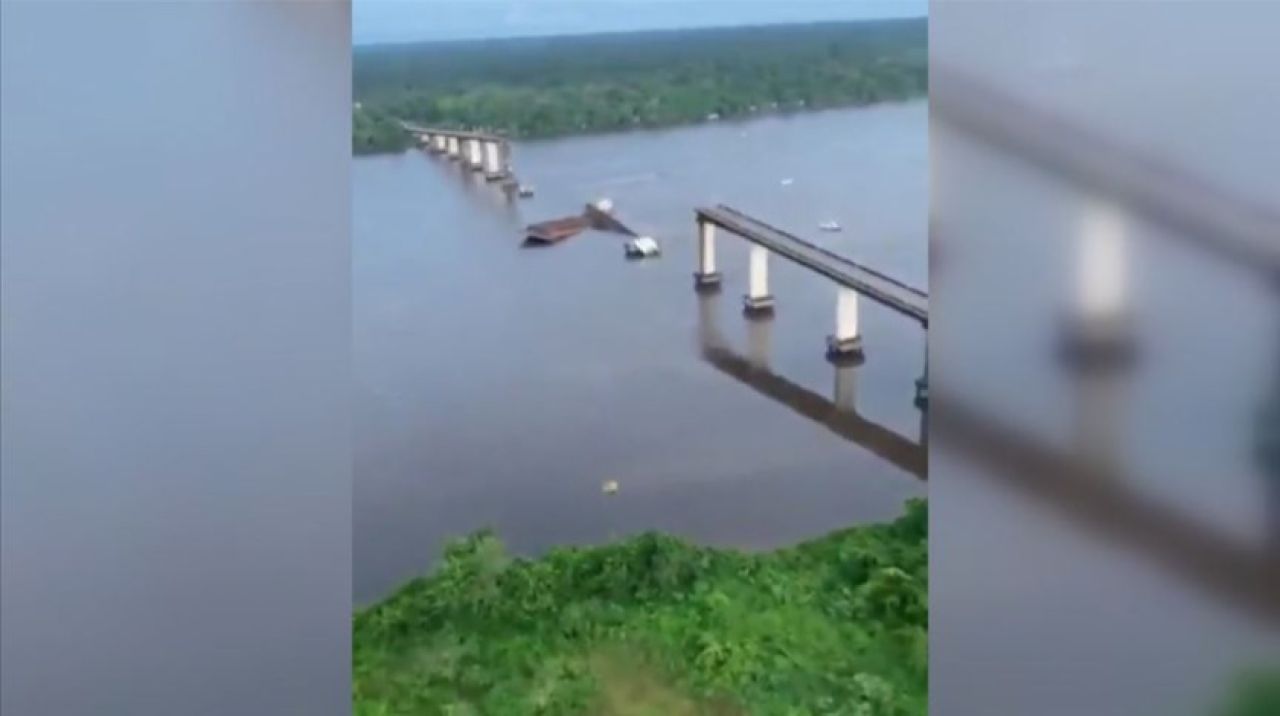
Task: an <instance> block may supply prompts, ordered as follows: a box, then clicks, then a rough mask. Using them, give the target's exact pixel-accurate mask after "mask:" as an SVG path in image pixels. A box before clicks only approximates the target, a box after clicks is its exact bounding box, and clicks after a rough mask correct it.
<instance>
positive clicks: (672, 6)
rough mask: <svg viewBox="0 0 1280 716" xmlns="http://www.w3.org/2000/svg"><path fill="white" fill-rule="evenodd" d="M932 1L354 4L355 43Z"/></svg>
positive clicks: (885, 12)
mask: <svg viewBox="0 0 1280 716" xmlns="http://www.w3.org/2000/svg"><path fill="white" fill-rule="evenodd" d="M928 7H929V6H928V0H354V2H353V4H352V40H353V41H354V43H355V44H357V45H367V44H374V43H381V42H415V41H422V40H459V39H468V38H483V37H519V36H526V35H565V34H582V33H592V32H619V31H626V30H649V29H675V28H685V27H714V26H722V25H763V24H770V23H785V22H817V21H822V20H859V19H866V18H879V17H922V16H924V15H926V14H928Z"/></svg>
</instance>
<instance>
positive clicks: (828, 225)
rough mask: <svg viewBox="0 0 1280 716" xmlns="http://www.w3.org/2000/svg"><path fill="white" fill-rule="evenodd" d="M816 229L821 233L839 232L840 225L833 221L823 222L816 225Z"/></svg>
mask: <svg viewBox="0 0 1280 716" xmlns="http://www.w3.org/2000/svg"><path fill="white" fill-rule="evenodd" d="M818 228H819V229H822V230H823V231H839V230H840V225H839V224H837V223H836V222H834V221H824V222H822V223H821V224H818Z"/></svg>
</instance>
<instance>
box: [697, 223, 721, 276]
mask: <svg viewBox="0 0 1280 716" xmlns="http://www.w3.org/2000/svg"><path fill="white" fill-rule="evenodd" d="M693 285H694V288H696V289H699V290H718V289H719V288H720V272H719V271H716V226H715V224H712V223H711V222H709V221H699V222H698V270H697V272H696V273H694V274H693Z"/></svg>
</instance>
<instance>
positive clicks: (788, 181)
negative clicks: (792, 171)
mask: <svg viewBox="0 0 1280 716" xmlns="http://www.w3.org/2000/svg"><path fill="white" fill-rule="evenodd" d="M794 181H795V179H792V178H791V177H787V178H786V179H783V180H782V185H783V186H791V183H792V182H794Z"/></svg>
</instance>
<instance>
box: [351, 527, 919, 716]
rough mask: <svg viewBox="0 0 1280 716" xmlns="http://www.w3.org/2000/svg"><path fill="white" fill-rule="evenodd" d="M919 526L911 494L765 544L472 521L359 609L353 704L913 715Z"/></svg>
mask: <svg viewBox="0 0 1280 716" xmlns="http://www.w3.org/2000/svg"><path fill="white" fill-rule="evenodd" d="M927 529H928V515H927V508H926V506H925V504H924V503H923V502H912V503H910V504H909V506H908V509H907V512H906V515H905V516H903V517H902V518H900V519H899V520H897V521H896V522H894V523H891V524H885V525H874V526H868V527H859V528H854V529H849V530H844V531H840V532H836V533H833V534H831V535H828V536H826V537H823V538H821V539H819V540H815V541H813V542H809V543H805V544H802V545H799V546H797V547H793V548H789V549H784V550H779V551H777V552H773V553H766V554H748V553H742V552H738V551H734V550H717V549H711V548H705V547H697V546H693V545H690V544H688V543H685V542H683V541H681V540H677V539H674V538H671V537H665V536H661V535H656V534H647V535H642V536H639V537H635V538H632V539H629V540H626V541H624V542H620V543H616V544H612V545H607V546H602V547H590V548H563V549H557V550H553V551H552V552H551V553H550V554H548V555H546V556H544V557H542V558H540V559H537V560H523V559H513V558H511V557H510V556H508V555H507V554H506V553H505V552H504V551H503V549H502V545H501V543H499V542H498V541H497V539H496V538H494V537H493V536H491V535H488V534H483V533H482V534H479V535H475V536H472V537H470V538H468V539H466V540H461V541H459V542H456V543H454V544H453V545H452V546H450V548H449V549H448V550H447V552H446V556H445V560H444V563H443V565H441V567H440V568H439V569H438V570H436V571H435V572H434V573H433V574H432V575H431V576H429V577H424V578H421V579H418V580H415V581H413V582H411V583H409V584H408V585H406V586H405V587H404V588H402V589H401V590H399V591H398V592H396V593H395V594H393V595H392V596H390V597H389V598H387V599H386V600H385V601H383V602H381V603H379V604H377V605H374V606H372V607H370V608H368V609H365V610H362V611H360V612H359V613H358V614H357V615H356V617H355V631H354V636H353V639H354V641H353V648H352V651H353V658H354V666H353V672H352V673H353V686H354V692H355V713H356V714H357V715H370V716H371V715H373V714H410V713H413V714H418V713H420V714H491V715H494V716H500V715H502V714H511V715H513V716H515V715H519V716H524V715H525V714H547V715H552V714H566V715H567V714H596V715H600V716H610V715H613V716H621V715H622V714H637V715H638V714H670V715H672V716H680V715H687V716H693V715H694V714H726V715H727V714H747V713H752V714H778V715H779V716H783V715H788V714H819V713H821V714H831V715H832V716H835V715H838V714H848V715H849V716H917V715H923V714H924V713H925V712H926V693H927V664H928V653H927V641H928V639H927V631H926V630H927V624H928V598H927V594H928V584H927V580H928V566H927V563H928V560H927V556H926V555H927V547H928V534H927Z"/></svg>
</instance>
